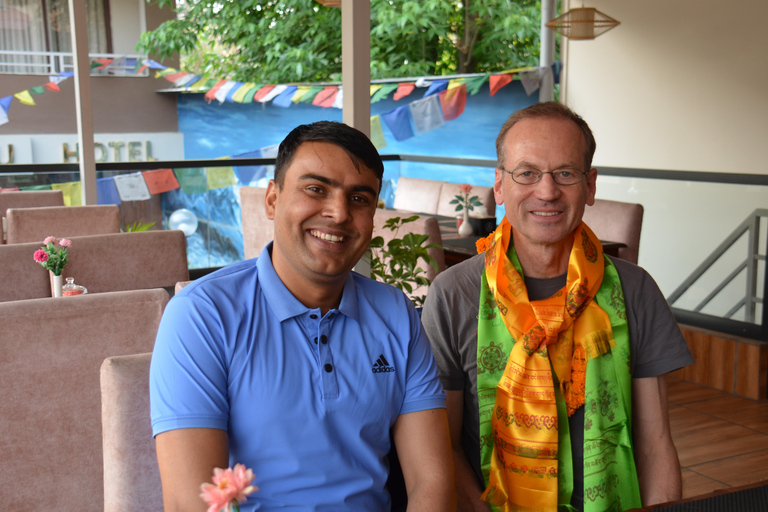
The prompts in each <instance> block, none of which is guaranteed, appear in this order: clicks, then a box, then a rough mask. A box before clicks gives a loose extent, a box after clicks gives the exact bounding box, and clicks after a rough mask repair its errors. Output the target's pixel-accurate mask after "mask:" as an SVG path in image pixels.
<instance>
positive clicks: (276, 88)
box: [259, 85, 288, 103]
mask: <svg viewBox="0 0 768 512" xmlns="http://www.w3.org/2000/svg"><path fill="white" fill-rule="evenodd" d="M287 88H288V86H287V85H276V86H274V87H273V88H272V90H271V91H269V92H268V93H267V94H265V95H264V97H263V98H261V99H260V100H259V101H260V102H261V103H266V102H268V101H272V100H273V99H275V97H277V95H278V94H280V93H281V92H283V91H284V90H286V89H287Z"/></svg>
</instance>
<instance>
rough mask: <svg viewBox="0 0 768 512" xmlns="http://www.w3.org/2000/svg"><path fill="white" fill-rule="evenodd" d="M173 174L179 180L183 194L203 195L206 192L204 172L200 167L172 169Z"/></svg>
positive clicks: (206, 184)
mask: <svg viewBox="0 0 768 512" xmlns="http://www.w3.org/2000/svg"><path fill="white" fill-rule="evenodd" d="M173 173H174V174H175V175H176V178H177V179H178V180H179V185H180V186H181V191H182V192H184V193H185V194H187V195H192V194H205V193H206V192H207V191H208V181H207V180H206V179H205V171H204V170H203V169H201V168H200V167H190V168H180V169H174V170H173Z"/></svg>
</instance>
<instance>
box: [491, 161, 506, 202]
mask: <svg viewBox="0 0 768 512" xmlns="http://www.w3.org/2000/svg"><path fill="white" fill-rule="evenodd" d="M503 178H504V171H502V170H501V169H499V168H498V167H497V168H496V175H495V176H494V179H493V198H494V199H495V200H496V204H497V205H499V206H501V205H502V204H504V194H502V179H503Z"/></svg>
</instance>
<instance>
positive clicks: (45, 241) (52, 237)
mask: <svg viewBox="0 0 768 512" xmlns="http://www.w3.org/2000/svg"><path fill="white" fill-rule="evenodd" d="M49 243H50V244H55V243H56V237H55V236H49V237H47V238H46V239H45V240H43V245H48V244H49Z"/></svg>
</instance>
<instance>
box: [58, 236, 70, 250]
mask: <svg viewBox="0 0 768 512" xmlns="http://www.w3.org/2000/svg"><path fill="white" fill-rule="evenodd" d="M59 245H60V246H62V247H67V248H69V247H72V240H67V239H66V238H62V239H61V240H59Z"/></svg>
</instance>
